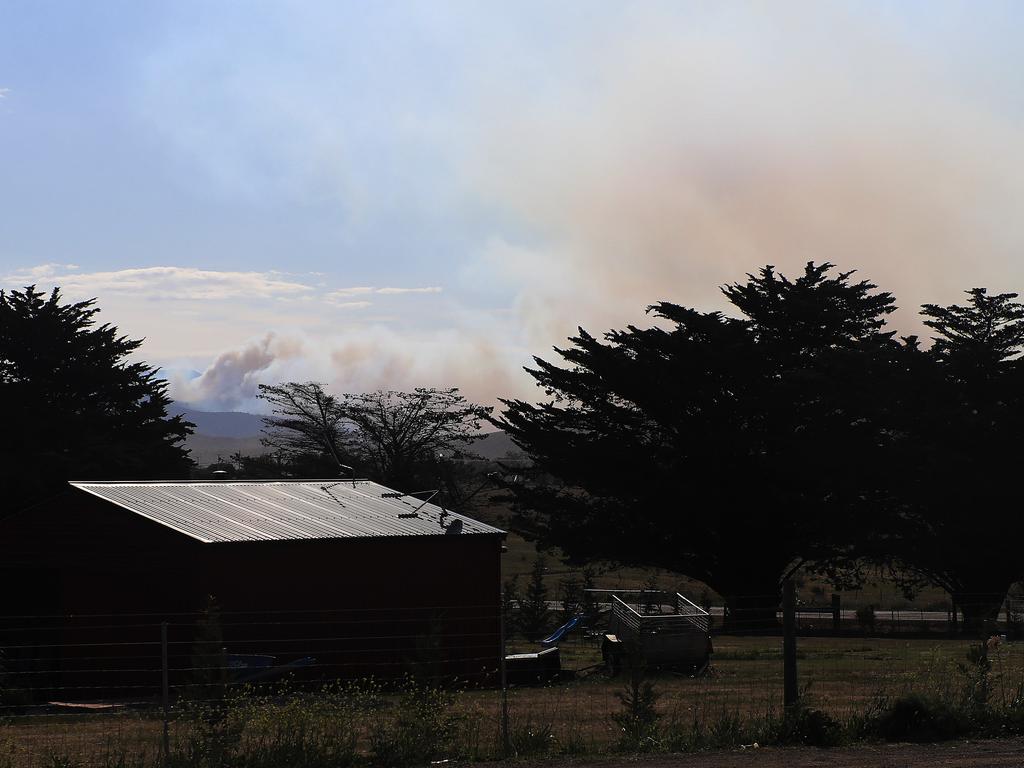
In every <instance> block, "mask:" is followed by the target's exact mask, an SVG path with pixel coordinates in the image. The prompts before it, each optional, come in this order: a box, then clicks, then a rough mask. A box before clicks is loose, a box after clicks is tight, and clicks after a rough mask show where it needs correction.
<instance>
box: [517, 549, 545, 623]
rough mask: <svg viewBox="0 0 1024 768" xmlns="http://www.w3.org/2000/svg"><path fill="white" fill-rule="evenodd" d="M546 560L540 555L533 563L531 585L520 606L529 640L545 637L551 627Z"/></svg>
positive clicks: (521, 621) (522, 620)
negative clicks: (545, 580)
mask: <svg viewBox="0 0 1024 768" xmlns="http://www.w3.org/2000/svg"><path fill="white" fill-rule="evenodd" d="M545 563H546V561H545V559H544V557H543V556H542V555H538V556H537V558H536V559H535V560H534V561H533V570H532V571H531V573H530V583H529V584H527V585H526V594H525V595H524V596H523V600H522V602H521V603H520V605H519V622H520V627H521V628H522V631H523V634H524V635H526V637H527V639H528V640H539V639H540V638H542V637H544V636H545V635H546V634H547V632H548V629H549V628H550V626H551V611H550V609H549V608H548V588H547V587H546V586H545V584H544V571H545V570H547V568H546V566H545Z"/></svg>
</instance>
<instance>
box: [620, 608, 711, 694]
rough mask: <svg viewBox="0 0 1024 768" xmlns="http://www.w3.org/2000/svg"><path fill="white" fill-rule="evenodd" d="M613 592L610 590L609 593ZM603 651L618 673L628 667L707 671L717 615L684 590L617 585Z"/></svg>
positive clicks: (692, 671) (695, 672)
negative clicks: (655, 589) (618, 586)
mask: <svg viewBox="0 0 1024 768" xmlns="http://www.w3.org/2000/svg"><path fill="white" fill-rule="evenodd" d="M606 594H607V593H606ZM610 597H611V603H610V610H609V611H608V614H607V617H608V618H607V622H606V623H607V630H606V631H605V632H604V637H603V639H602V642H601V655H602V657H603V658H604V662H605V664H606V666H607V667H608V669H609V671H611V672H612V673H613V674H614V673H616V672H618V671H619V670H620V669H622V668H623V667H624V666H628V665H634V664H640V665H642V666H645V667H648V668H651V667H653V668H661V669H673V670H677V671H682V672H686V673H688V674H701V673H703V672H704V670H706V669H707V667H708V665H709V664H710V662H711V652H712V646H711V616H710V614H709V613H708V612H707V611H705V610H704V609H703V608H701V607H700V606H699V605H697V604H696V603H694V602H693V601H691V600H689V599H687V598H685V597H683V596H682V595H681V594H679V593H678V592H676V593H674V594H672V593H667V592H660V591H652V590H612V591H611V594H610Z"/></svg>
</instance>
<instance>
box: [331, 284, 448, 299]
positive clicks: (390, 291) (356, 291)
mask: <svg viewBox="0 0 1024 768" xmlns="http://www.w3.org/2000/svg"><path fill="white" fill-rule="evenodd" d="M442 290H443V289H442V288H441V286H439V285H431V286H426V287H422V288H394V287H387V288H374V287H372V286H367V285H362V286H357V287H354V288H337V289H335V290H333V291H330V292H329V293H327V294H326V295H325V298H326V299H328V300H335V299H348V298H351V297H353V296H365V295H367V294H374V293H376V294H379V295H381V296H399V295H402V294H406V293H441V292H442Z"/></svg>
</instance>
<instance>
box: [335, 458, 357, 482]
mask: <svg viewBox="0 0 1024 768" xmlns="http://www.w3.org/2000/svg"><path fill="white" fill-rule="evenodd" d="M338 466H339V467H340V468H341V469H342V470H346V469H347V470H348V471H349V472H351V473H352V487H353V488H355V487H356V471H355V469H353V468H352V467H350V466H349V465H348V464H342V463H341V462H340V461H339V462H338Z"/></svg>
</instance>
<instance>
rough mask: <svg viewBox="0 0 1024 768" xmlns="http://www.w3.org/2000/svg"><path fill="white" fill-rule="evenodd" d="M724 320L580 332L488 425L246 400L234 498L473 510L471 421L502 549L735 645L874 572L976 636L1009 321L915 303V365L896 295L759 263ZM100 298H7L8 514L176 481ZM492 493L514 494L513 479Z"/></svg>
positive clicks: (1012, 553) (1020, 319)
mask: <svg viewBox="0 0 1024 768" xmlns="http://www.w3.org/2000/svg"><path fill="white" fill-rule="evenodd" d="M722 291H723V294H724V296H725V298H726V299H727V301H728V302H729V304H730V305H731V306H732V308H733V309H732V311H731V312H730V313H729V314H727V313H723V312H701V311H699V310H696V309H693V308H689V307H684V306H680V305H678V304H673V303H670V302H659V303H657V304H654V305H652V306H650V307H649V308H648V313H649V315H650V316H651V318H652V323H650V325H649V326H647V327H639V326H633V325H631V326H628V327H626V328H625V329H620V330H612V331H608V332H607V333H605V334H603V335H599V336H598V335H593V334H591V333H588V332H587V331H585V330H583V329H582V328H581V329H579V331H578V333H577V334H576V335H575V336H573V337H572V338H570V339H569V343H568V345H567V346H565V347H564V348H556V349H555V350H554V351H555V355H556V356H557V360H556V361H555V362H549V361H548V360H545V359H543V358H540V357H538V358H535V364H534V365H533V366H530V367H528V368H527V369H526V370H527V372H528V373H529V375H530V376H531V377H532V378H533V379H534V380H535V382H536V384H537V385H538V387H540V388H541V390H542V391H543V392H544V395H543V397H542V398H541V399H540V400H539V401H538V402H529V401H527V400H521V399H505V400H502V401H501V402H502V404H503V407H502V409H501V412H500V413H497V414H495V413H492V412H491V410H490V409H489V408H486V407H483V406H480V405H477V404H475V403H471V402H468V401H467V400H466V399H465V398H464V397H463V396H462V395H461V394H460V393H459V392H458V390H457V389H428V388H422V389H416V390H414V391H412V392H397V391H379V392H374V393H362V394H340V395H334V394H331V393H329V392H328V391H327V390H326V389H325V388H324V387H323V386H322V385H320V384H317V383H315V382H305V383H302V382H287V383H282V384H277V385H264V386H262V387H261V388H260V397H261V398H262V399H264V400H265V401H266V403H267V405H268V409H269V410H270V411H271V415H270V416H268V417H267V418H266V420H265V430H264V432H265V434H264V441H265V443H266V445H267V447H268V448H269V449H270V453H268V454H267V455H266V456H261V457H236V458H237V460H238V462H239V464H240V465H241V470H242V472H243V474H245V475H247V476H250V477H282V476H293V477H311V476H320V477H323V476H337V475H338V474H339V470H341V468H345V469H343V470H342V471H344V472H345V473H348V472H352V471H356V472H358V473H359V474H360V475H365V476H369V477H371V478H373V479H377V480H379V481H381V482H382V483H384V484H385V485H388V486H390V487H394V488H396V489H398V490H401V491H404V492H409V491H414V490H421V489H426V488H430V489H437V488H439V487H443V490H445V491H446V495H447V498H446V501H447V503H449V504H455V505H457V504H458V503H459V502H460V500H465V499H466V498H467V496H468V494H467V488H468V484H467V482H466V480H467V478H466V473H464V472H463V473H462V474H461V475H460V474H459V473H460V471H462V469H464V468H465V466H466V465H465V464H462V465H460V464H459V462H453V461H450V459H451V458H453V457H457V456H458V454H459V453H462V452H468V451H469V449H470V446H471V444H472V442H473V441H474V440H475V439H478V438H479V436H480V427H481V426H482V425H483V424H484V423H488V422H489V423H490V424H492V425H494V426H496V427H499V428H501V429H503V430H505V431H506V432H507V433H508V434H509V435H510V436H511V437H512V438H513V440H514V441H515V442H516V444H517V445H518V446H519V447H520V448H521V449H522V450H523V451H524V452H525V453H526V455H527V456H528V457H529V459H530V460H531V462H532V467H533V468H532V470H529V471H527V472H525V473H524V472H523V470H522V468H521V467H519V468H517V470H516V472H515V475H516V480H515V481H514V482H513V481H512V479H511V478H509V479H508V481H507V482H505V488H506V489H507V490H508V491H509V492H510V494H511V497H512V498H513V499H514V503H515V506H514V510H515V516H514V517H513V519H512V525H513V527H514V528H516V529H518V530H520V531H522V532H523V533H525V534H526V535H528V536H532V537H535V538H537V539H539V540H540V541H542V542H544V543H547V544H553V545H557V546H558V547H560V548H561V549H562V550H563V551H564V552H565V553H566V554H567V555H568V556H569V558H570V559H571V560H574V561H577V562H580V563H586V562H592V561H595V560H607V561H611V562H617V563H622V564H629V565H640V566H654V567H658V568H664V569H670V570H673V571H676V572H679V573H683V574H686V575H688V576H691V577H693V578H696V579H699V580H701V581H703V582H705V583H706V584H708V585H709V586H710V587H711V588H713V589H714V590H715V591H717V592H718V593H719V594H720V595H722V596H723V598H724V599H725V600H726V603H727V606H728V608H729V618H730V621H731V622H732V623H733V624H734V625H735V626H737V627H758V626H764V625H767V624H774V623H775V609H776V606H777V604H778V599H779V594H780V588H781V584H782V583H783V582H784V580H785V579H786V578H788V577H789V576H790V575H791V574H792V573H793V572H794V571H795V570H796V569H798V568H801V567H803V568H808V569H812V570H817V571H819V572H821V573H823V574H825V575H827V576H828V577H829V578H830V579H831V580H832V582H833V583H834V584H836V585H837V586H842V585H851V584H854V583H856V582H858V581H859V580H861V579H862V578H863V576H864V572H863V569H864V567H865V566H866V565H868V564H875V565H884V566H888V567H891V568H892V569H893V570H894V572H895V573H897V574H899V577H900V578H901V579H902V580H903V582H904V584H905V586H906V587H907V588H908V589H912V588H914V587H916V586H918V585H920V584H922V583H925V582H927V583H932V584H936V585H938V586H940V587H942V588H944V589H945V590H947V591H948V592H949V594H950V595H951V596H952V599H953V600H954V601H955V603H956V604H957V605H958V607H959V608H960V609H961V610H962V611H963V612H964V615H965V618H966V620H967V621H968V623H969V624H971V625H972V626H977V627H981V626H983V625H984V624H985V622H986V621H989V620H991V619H992V618H993V617H994V616H995V615H996V612H997V611H998V608H999V605H1000V604H1001V602H1002V601H1003V599H1004V597H1005V594H1006V591H1007V589H1008V587H1009V586H1010V585H1011V584H1012V583H1013V582H1015V581H1017V580H1020V579H1021V578H1022V577H1024V557H1022V555H1021V553H1020V545H1019V542H1020V541H1022V540H1024V537H1022V533H1024V517H1022V515H1021V514H1020V513H1019V511H1018V509H1017V506H1016V505H1017V503H1018V498H1019V494H1018V491H1017V486H1016V482H1015V480H1016V472H1017V471H1018V469H1019V467H1020V466H1021V459H1022V458H1024V457H1022V448H1021V446H1022V442H1021V440H1022V435H1024V430H1022V427H1024V402H1022V398H1024V386H1022V385H1024V381H1022V375H1024V363H1022V362H1021V351H1022V348H1024V305H1022V304H1020V303H1019V302H1017V301H1016V299H1017V294H1014V293H1003V294H990V293H989V292H988V291H986V290H985V289H981V288H976V289H973V290H970V291H968V292H967V294H966V301H964V302H963V303H962V304H954V305H949V306H940V305H937V304H925V305H923V306H922V307H921V310H920V311H921V318H922V321H923V324H924V326H925V327H927V328H928V329H929V333H930V335H931V336H932V343H930V344H922V342H921V340H920V339H919V338H917V337H916V336H903V337H900V336H897V334H896V333H895V332H894V331H893V330H890V329H889V328H888V327H887V318H888V316H889V315H890V314H891V313H892V312H893V311H894V310H895V308H896V305H895V299H894V298H893V296H892V295H891V294H890V293H888V292H884V291H880V290H878V287H877V286H876V285H874V284H872V283H870V282H868V281H866V280H856V279H854V273H853V272H851V271H845V272H844V271H840V270H837V269H836V267H834V266H833V265H831V264H828V263H823V264H815V263H813V262H811V263H808V264H807V265H806V267H805V268H804V270H803V273H802V274H800V275H798V276H797V277H795V278H792V279H791V278H789V277H787V276H785V275H783V274H780V273H779V272H777V271H776V270H775V269H774V268H773V267H771V266H767V267H764V268H763V269H761V270H760V271H759V272H757V273H756V274H752V275H748V276H747V279H746V280H745V281H744V282H738V283H734V284H729V285H726V286H724V287H723V288H722ZM97 312H98V309H97V308H96V307H95V304H94V302H92V301H86V302H78V303H72V304H63V303H62V302H61V300H60V293H59V290H56V289H55V290H54V291H53V292H52V293H51V294H50V295H49V296H46V295H44V294H42V293H40V292H38V291H36V290H35V288H34V287H29V288H26V289H25V290H24V291H11V292H3V291H0V396H2V401H3V403H4V404H5V405H6V406H7V413H6V414H5V417H6V420H7V425H8V429H7V431H6V436H5V439H4V441H3V444H2V445H3V448H2V450H3V456H2V457H0V458H2V465H3V467H4V471H5V475H6V476H5V478H4V480H5V490H6V492H7V494H8V497H9V498H10V499H11V500H12V501H13V503H12V504H10V505H8V506H7V507H6V509H5V511H6V512H10V511H15V510H17V509H19V508H24V507H27V506H31V505H32V504H33V503H35V502H37V501H39V500H41V499H43V498H46V497H47V496H48V495H52V494H53V493H57V492H59V491H60V490H61V488H63V487H64V484H65V481H66V480H67V479H69V478H80V479H112V478H116V479H134V478H137V479H159V478H171V477H177V478H182V477H187V476H188V472H189V468H190V461H189V459H188V456H187V452H186V451H185V450H184V449H183V447H182V444H181V443H182V440H183V439H184V437H185V436H186V435H187V434H188V433H189V432H190V431H191V425H189V424H188V423H187V422H185V421H184V420H183V419H182V418H181V417H172V418H168V417H167V406H168V405H169V404H170V400H169V398H168V396H167V391H166V383H165V382H164V381H162V380H161V379H160V378H159V376H158V371H157V370H156V369H155V368H152V367H150V366H148V365H146V364H145V363H142V362H137V361H133V360H131V359H130V358H131V357H132V356H133V354H134V353H135V352H136V351H137V350H138V348H139V346H140V344H141V341H139V340H132V339H129V338H127V337H125V336H122V335H120V333H119V332H118V330H117V329H116V328H115V327H114V326H111V325H109V324H102V325H97V323H96V319H95V315H96V313H97ZM510 474H511V473H510Z"/></svg>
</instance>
